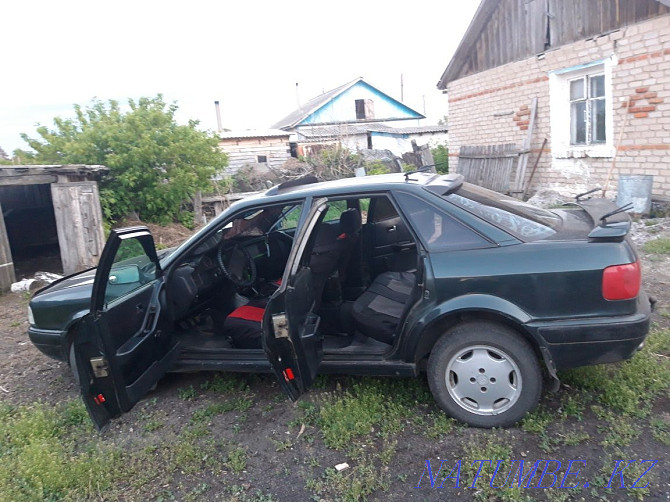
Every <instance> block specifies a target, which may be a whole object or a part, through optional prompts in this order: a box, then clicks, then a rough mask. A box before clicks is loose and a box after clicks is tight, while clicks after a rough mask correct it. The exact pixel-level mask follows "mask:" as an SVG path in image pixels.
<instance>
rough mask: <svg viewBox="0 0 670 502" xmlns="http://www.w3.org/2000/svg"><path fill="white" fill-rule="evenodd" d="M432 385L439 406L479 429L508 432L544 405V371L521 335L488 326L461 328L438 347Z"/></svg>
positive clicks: (473, 324)
mask: <svg viewBox="0 0 670 502" xmlns="http://www.w3.org/2000/svg"><path fill="white" fill-rule="evenodd" d="M428 384H429V386H430V390H431V392H432V394H433V396H434V398H435V401H436V402H437V404H438V405H439V406H440V408H442V409H443V410H444V411H446V412H447V414H449V415H451V416H452V417H454V418H455V419H457V420H459V421H461V422H465V423H467V424H468V425H471V426H474V427H507V426H510V425H512V424H514V423H516V422H518V421H519V420H521V418H523V416H524V415H525V414H526V413H528V412H529V411H530V410H532V409H533V408H534V407H535V406H536V405H537V403H538V401H539V400H540V395H541V393H542V371H541V368H540V364H539V362H538V359H537V356H536V355H535V352H534V351H533V349H532V348H531V346H530V345H529V344H528V342H526V340H524V339H523V338H522V337H521V336H520V335H519V334H518V333H517V332H515V331H514V330H512V329H509V328H507V327H506V326H502V325H500V324H496V323H493V322H488V321H471V322H465V323H462V324H458V325H456V326H454V327H453V328H451V329H450V330H449V331H447V332H446V333H445V334H444V335H443V336H442V337H441V338H440V339H439V340H438V341H437V343H436V344H435V346H434V347H433V350H432V351H431V354H430V358H429V360H428Z"/></svg>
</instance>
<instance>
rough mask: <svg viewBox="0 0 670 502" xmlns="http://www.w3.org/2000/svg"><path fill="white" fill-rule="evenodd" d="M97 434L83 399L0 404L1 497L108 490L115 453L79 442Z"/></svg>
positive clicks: (75, 495)
mask: <svg viewBox="0 0 670 502" xmlns="http://www.w3.org/2000/svg"><path fill="white" fill-rule="evenodd" d="M93 434H94V431H93V428H92V427H91V425H90V422H89V421H88V418H87V416H86V410H85V409H84V406H83V404H82V403H80V402H72V403H66V404H64V405H59V406H56V407H53V406H49V405H46V404H43V403H34V404H31V405H27V406H19V407H10V406H7V405H0V437H1V438H2V443H0V500H2V501H11V502H21V501H24V500H25V501H33V500H61V499H84V498H89V497H96V496H97V494H99V493H100V492H103V491H105V490H107V489H109V488H110V486H111V484H112V472H114V467H115V465H116V459H117V456H116V455H115V454H114V452H112V451H109V450H108V449H106V448H105V447H104V446H103V447H97V446H96V447H93V446H88V445H84V447H83V448H82V447H81V446H80V447H77V446H76V440H78V439H79V436H83V437H88V436H91V435H93Z"/></svg>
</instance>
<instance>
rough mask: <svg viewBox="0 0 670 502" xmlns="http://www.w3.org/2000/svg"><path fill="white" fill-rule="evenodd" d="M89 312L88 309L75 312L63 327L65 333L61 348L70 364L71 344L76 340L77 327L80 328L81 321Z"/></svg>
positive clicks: (62, 337)
mask: <svg viewBox="0 0 670 502" xmlns="http://www.w3.org/2000/svg"><path fill="white" fill-rule="evenodd" d="M87 313H88V311H87V310H81V311H79V312H77V313H75V314H74V315H73V316H72V317H71V318H70V320H69V321H68V323H67V324H66V325H65V328H64V329H63V335H62V336H61V345H62V346H61V349H62V351H63V355H64V357H65V359H64V360H65V361H66V362H67V363H68V364H70V345H72V341H73V340H74V335H75V333H76V332H77V329H78V328H79V321H80V320H81V318H82V317H84V316H85V315H86V314H87Z"/></svg>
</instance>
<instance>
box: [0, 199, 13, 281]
mask: <svg viewBox="0 0 670 502" xmlns="http://www.w3.org/2000/svg"><path fill="white" fill-rule="evenodd" d="M13 282H16V275H15V273H14V263H13V262H12V250H11V249H10V247H9V238H8V237H7V229H6V228H5V218H4V217H3V216H2V204H0V292H4V291H9V288H10V286H11V285H12V283H13Z"/></svg>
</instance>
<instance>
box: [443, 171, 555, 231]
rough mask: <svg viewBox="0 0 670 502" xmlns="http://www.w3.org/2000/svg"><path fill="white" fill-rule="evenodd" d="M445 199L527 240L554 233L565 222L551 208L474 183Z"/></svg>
mask: <svg viewBox="0 0 670 502" xmlns="http://www.w3.org/2000/svg"><path fill="white" fill-rule="evenodd" d="M444 198H445V199H447V200H448V201H449V202H452V203H454V204H456V205H457V206H459V207H461V208H463V209H465V210H466V211H469V212H470V213H473V214H475V215H477V216H479V217H480V218H482V219H483V220H486V221H488V222H489V223H492V224H493V225H496V226H497V227H500V228H502V229H503V230H506V231H507V232H509V233H511V234H512V235H514V236H515V237H518V238H520V239H522V240H526V241H534V240H539V239H544V238H546V237H550V236H552V235H554V234H555V233H556V230H555V229H556V228H558V226H559V225H560V223H561V219H560V217H559V216H557V215H556V214H554V213H552V212H551V211H547V210H544V209H541V208H539V207H536V206H533V205H531V204H526V203H525V202H522V201H520V200H517V199H514V198H512V197H508V196H506V195H502V194H499V193H497V192H494V191H492V190H487V189H486V188H482V187H479V186H476V185H471V184H470V183H463V186H461V187H460V188H459V189H458V190H456V191H455V192H454V193H451V194H449V195H446V196H444Z"/></svg>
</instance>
